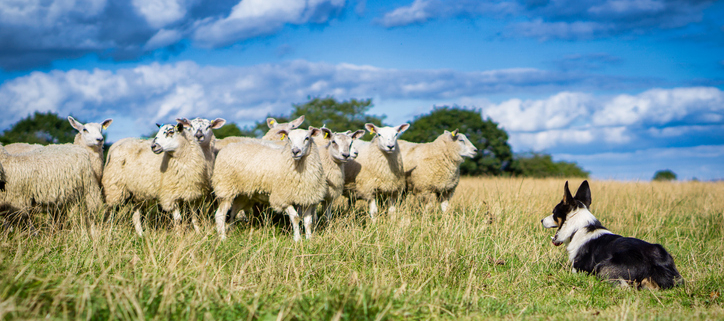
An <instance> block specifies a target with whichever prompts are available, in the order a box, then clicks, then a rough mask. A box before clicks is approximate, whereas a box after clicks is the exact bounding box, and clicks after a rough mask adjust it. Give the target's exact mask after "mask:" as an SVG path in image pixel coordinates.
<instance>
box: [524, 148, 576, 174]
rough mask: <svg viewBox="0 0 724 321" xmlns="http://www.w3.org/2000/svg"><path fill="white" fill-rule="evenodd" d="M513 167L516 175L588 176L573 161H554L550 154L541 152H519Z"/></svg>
mask: <svg viewBox="0 0 724 321" xmlns="http://www.w3.org/2000/svg"><path fill="white" fill-rule="evenodd" d="M515 158H516V159H515V162H514V165H513V167H514V168H515V173H516V174H517V175H521V176H526V177H540V178H543V177H580V178H588V175H589V172H587V171H585V170H583V168H581V167H580V166H578V164H576V163H575V162H571V163H569V162H565V161H559V162H554V161H553V159H552V157H551V155H548V154H541V153H530V154H521V155H517V156H516V157H515Z"/></svg>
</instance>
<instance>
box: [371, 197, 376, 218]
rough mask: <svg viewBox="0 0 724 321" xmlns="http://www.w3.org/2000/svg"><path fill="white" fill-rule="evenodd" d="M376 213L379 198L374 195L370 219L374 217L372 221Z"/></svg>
mask: <svg viewBox="0 0 724 321" xmlns="http://www.w3.org/2000/svg"><path fill="white" fill-rule="evenodd" d="M375 215H377V199H376V198H374V197H373V198H372V200H370V219H372V221H374V220H375Z"/></svg>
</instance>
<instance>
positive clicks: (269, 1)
mask: <svg viewBox="0 0 724 321" xmlns="http://www.w3.org/2000/svg"><path fill="white" fill-rule="evenodd" d="M344 5H345V1H344V0H315V1H298V0H244V1H241V2H239V3H238V4H237V5H236V6H234V8H233V9H232V10H231V13H230V14H229V16H228V17H226V18H221V19H207V20H204V21H200V22H198V23H197V28H196V30H195V31H194V34H193V38H194V40H195V41H196V42H198V43H200V44H202V45H206V46H212V47H217V46H224V45H228V44H231V43H234V42H236V41H239V40H244V39H248V38H252V37H256V36H260V35H267V34H271V33H274V32H276V31H278V30H279V29H281V28H282V27H283V26H284V25H285V24H296V25H299V24H303V23H308V22H311V23H324V22H327V21H328V20H329V18H330V16H332V15H333V13H335V12H338V11H340V10H341V9H342V8H343V7H344Z"/></svg>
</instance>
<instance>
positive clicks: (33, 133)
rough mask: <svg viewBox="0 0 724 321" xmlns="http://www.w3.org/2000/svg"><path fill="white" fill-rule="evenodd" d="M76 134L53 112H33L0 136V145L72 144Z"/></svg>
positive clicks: (67, 123)
mask: <svg viewBox="0 0 724 321" xmlns="http://www.w3.org/2000/svg"><path fill="white" fill-rule="evenodd" d="M77 133H78V131H76V130H75V129H74V128H73V126H71V125H70V123H69V122H68V120H67V119H65V118H61V117H58V115H57V114H55V113H53V112H46V113H41V112H37V111H36V112H35V114H33V115H31V116H28V117H26V118H23V119H21V120H20V121H18V122H17V123H15V125H13V126H12V127H11V128H10V129H8V130H5V131H4V132H3V135H2V136H0V143H2V144H3V145H5V144H12V143H30V144H42V145H47V144H64V143H72V142H73V139H74V138H75V135H76V134H77Z"/></svg>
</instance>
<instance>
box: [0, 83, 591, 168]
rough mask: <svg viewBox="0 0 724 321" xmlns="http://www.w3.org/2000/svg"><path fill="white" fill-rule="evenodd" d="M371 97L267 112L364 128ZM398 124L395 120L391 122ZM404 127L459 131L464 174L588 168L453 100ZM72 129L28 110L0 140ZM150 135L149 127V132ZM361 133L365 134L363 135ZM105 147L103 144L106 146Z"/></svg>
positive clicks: (229, 130) (262, 127) (39, 137)
mask: <svg viewBox="0 0 724 321" xmlns="http://www.w3.org/2000/svg"><path fill="white" fill-rule="evenodd" d="M372 107H373V104H372V100H371V99H350V100H345V101H338V100H336V99H335V98H334V97H325V98H320V97H310V98H309V100H308V101H307V102H304V103H300V104H293V105H292V110H291V113H289V114H282V115H269V116H268V117H274V118H276V120H277V121H278V122H287V121H289V120H291V119H295V118H297V117H299V116H301V115H304V116H305V121H304V124H305V125H304V126H309V125H311V126H317V127H321V126H323V125H324V126H326V127H327V128H329V129H331V130H332V131H346V130H356V129H364V124H365V123H374V124H378V125H380V124H382V125H388V124H386V123H385V118H386V116H385V115H372V114H370V113H369V112H370V109H372ZM394 125H399V124H394ZM410 125H411V126H410V129H409V130H407V131H406V132H405V134H404V135H403V136H402V137H401V139H404V140H407V141H410V142H415V143H425V142H431V141H433V140H435V138H437V136H439V135H440V134H442V132H443V131H444V130H450V131H452V130H455V129H456V128H457V129H458V130H459V131H460V133H463V134H465V135H466V136H467V137H468V139H469V140H470V141H471V142H472V143H473V144H475V146H476V147H477V148H478V149H479V151H478V154H477V155H476V156H475V157H473V158H472V159H466V160H465V162H464V163H463V164H462V165H461V167H460V172H461V174H462V175H467V176H482V175H491V176H492V175H494V176H500V175H502V176H525V177H583V178H587V177H588V175H589V172H587V171H585V170H583V168H581V167H580V166H579V165H578V164H576V163H574V162H564V161H557V162H556V161H553V159H552V157H551V156H550V155H548V154H544V153H520V154H514V153H513V152H512V149H511V148H510V145H509V144H508V133H506V132H505V130H504V129H502V128H500V127H499V126H498V123H496V122H494V121H493V120H492V119H490V118H487V119H483V117H482V114H481V112H480V110H476V109H467V108H462V107H459V106H439V107H434V108H433V110H432V111H430V112H429V113H427V114H423V115H419V116H417V117H415V118H414V119H412V120H411V121H410ZM267 129H268V127H267V125H266V119H262V120H259V121H258V122H257V123H256V124H255V125H252V126H245V127H239V126H238V125H236V124H234V123H230V122H227V124H226V125H224V126H223V127H221V128H220V129H217V130H214V134H215V135H216V137H217V138H224V137H227V136H251V137H261V136H263V135H264V133H265V132H266V131H267ZM75 134H76V132H75V130H74V129H73V128H72V127H71V126H70V124H69V123H68V121H67V120H66V119H65V118H61V117H58V115H56V114H54V113H52V112H47V113H40V112H35V114H33V115H30V116H28V117H26V118H24V119H22V120H20V121H18V122H17V123H16V124H14V125H13V126H12V127H11V128H9V129H8V130H6V131H4V132H3V135H2V136H0V143H2V144H3V145H4V144H9V143H15V142H28V143H36V144H43V145H45V144H51V143H70V142H73V137H74V136H75ZM153 135H155V133H153ZM363 139H366V140H368V139H369V136H365V137H364V138H363ZM106 150H107V148H106Z"/></svg>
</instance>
